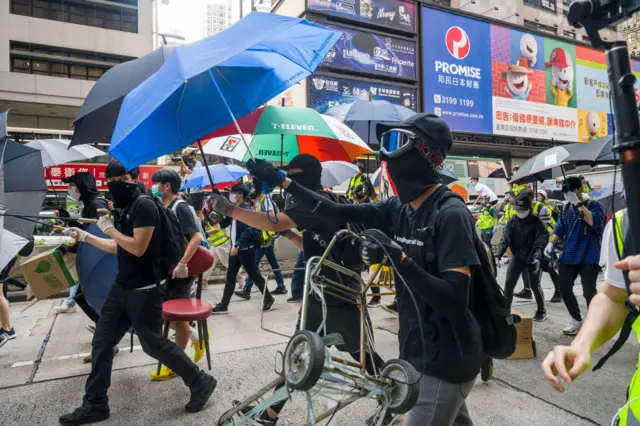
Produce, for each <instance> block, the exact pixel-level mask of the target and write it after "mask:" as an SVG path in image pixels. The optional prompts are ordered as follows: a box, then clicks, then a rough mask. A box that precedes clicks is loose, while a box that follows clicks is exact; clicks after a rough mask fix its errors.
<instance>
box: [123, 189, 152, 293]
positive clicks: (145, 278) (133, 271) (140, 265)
mask: <svg viewBox="0 0 640 426" xmlns="http://www.w3.org/2000/svg"><path fill="white" fill-rule="evenodd" d="M159 219H160V217H159V212H158V207H157V206H156V205H155V204H154V202H153V201H152V200H150V199H149V198H147V197H144V196H140V197H139V198H138V199H137V200H136V201H134V202H133V203H132V205H131V207H129V208H126V209H124V210H123V211H122V213H121V215H120V217H119V218H118V219H117V220H116V222H115V225H116V229H117V230H118V231H120V232H122V233H123V234H124V235H126V236H129V237H133V230H134V229H135V228H144V227H148V226H154V227H155V229H154V231H153V236H152V237H151V242H149V247H148V248H147V251H146V252H145V253H144V254H143V255H142V256H140V257H137V256H134V255H133V254H131V253H129V252H128V251H126V250H124V249H123V248H121V247H120V246H118V275H117V276H116V282H117V283H118V284H119V285H120V286H122V287H124V288H140V287H145V286H148V285H151V284H154V283H157V282H158V280H157V278H156V276H159V275H160V271H159V270H158V269H157V266H156V263H155V261H154V259H157V255H158V253H155V256H154V252H157V248H158V247H159V244H160V229H159V224H158V222H159Z"/></svg>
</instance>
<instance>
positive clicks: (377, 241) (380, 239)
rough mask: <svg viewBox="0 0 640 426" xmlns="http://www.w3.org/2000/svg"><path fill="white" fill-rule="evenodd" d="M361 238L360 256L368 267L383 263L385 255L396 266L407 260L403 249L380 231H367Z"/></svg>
mask: <svg viewBox="0 0 640 426" xmlns="http://www.w3.org/2000/svg"><path fill="white" fill-rule="evenodd" d="M361 238H362V244H361V245H360V255H361V256H362V261H363V262H364V263H365V264H367V265H373V264H377V263H381V262H382V260H383V258H384V255H385V254H386V255H387V256H388V257H389V258H390V260H391V262H393V265H395V266H398V265H400V263H402V261H403V260H404V258H405V254H404V252H403V251H402V247H401V246H400V245H399V244H398V243H396V242H395V241H393V240H392V239H391V238H389V237H388V236H387V235H386V234H385V233H384V232H382V231H380V230H378V229H367V230H366V231H365V232H364V233H363V234H362V236H361Z"/></svg>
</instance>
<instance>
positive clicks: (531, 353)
mask: <svg viewBox="0 0 640 426" xmlns="http://www.w3.org/2000/svg"><path fill="white" fill-rule="evenodd" d="M536 355H537V353H536V342H530V343H517V344H516V351H515V352H514V353H513V354H512V355H511V356H510V357H509V358H507V359H510V360H514V359H531V358H535V357H536Z"/></svg>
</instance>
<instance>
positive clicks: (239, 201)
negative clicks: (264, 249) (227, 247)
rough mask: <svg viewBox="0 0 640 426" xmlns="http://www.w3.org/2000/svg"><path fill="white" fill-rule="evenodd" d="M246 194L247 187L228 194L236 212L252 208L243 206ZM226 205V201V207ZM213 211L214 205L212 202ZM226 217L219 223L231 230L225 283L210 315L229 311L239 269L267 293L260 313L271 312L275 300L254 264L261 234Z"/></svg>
mask: <svg viewBox="0 0 640 426" xmlns="http://www.w3.org/2000/svg"><path fill="white" fill-rule="evenodd" d="M248 195H249V188H248V187H247V186H245V185H242V184H236V185H234V186H233V187H232V188H231V191H230V192H229V199H230V201H231V203H233V205H234V206H235V207H237V208H238V209H244V210H251V207H249V206H248V205H247V204H246V203H245V199H246V198H247V196H248ZM211 197H221V198H223V199H225V198H224V197H223V196H222V195H212V196H211ZM225 200H226V199H225ZM228 203H229V201H227V204H228ZM213 209H214V210H216V208H215V202H214V203H213ZM225 216H226V217H225V218H224V219H222V221H221V222H220V227H222V228H228V227H231V251H230V252H229V266H228V267H227V280H226V281H225V284H224V293H223V294H222V300H221V301H220V303H218V304H217V305H216V306H214V308H213V313H214V314H226V313H228V312H229V302H230V301H231V296H233V291H234V289H235V286H236V279H237V277H238V273H239V272H240V267H244V270H245V271H246V272H247V275H249V278H251V279H252V280H253V282H254V283H255V284H256V285H257V286H258V288H259V289H260V291H261V292H262V293H264V292H266V293H267V294H266V296H265V302H264V305H263V306H262V310H264V311H270V310H271V309H272V308H273V305H274V304H275V303H276V300H275V299H274V298H273V296H271V294H269V289H268V288H267V286H266V283H265V281H264V278H263V277H262V274H260V269H259V267H258V265H256V246H257V245H259V243H260V241H259V240H260V236H259V232H260V231H258V230H256V229H253V228H252V227H251V226H249V225H247V224H246V222H241V221H240V220H236V218H235V217H231V215H229V214H226V215H225Z"/></svg>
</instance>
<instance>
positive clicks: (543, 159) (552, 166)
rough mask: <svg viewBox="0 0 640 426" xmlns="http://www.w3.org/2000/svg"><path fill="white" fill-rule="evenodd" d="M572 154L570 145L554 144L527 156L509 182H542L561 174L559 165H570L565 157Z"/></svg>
mask: <svg viewBox="0 0 640 426" xmlns="http://www.w3.org/2000/svg"><path fill="white" fill-rule="evenodd" d="M571 154H572V151H571V148H570V145H560V146H554V147H553V148H550V149H547V150H546V151H543V152H541V153H540V154H538V155H536V156H535V157H531V158H529V159H528V160H527V161H526V162H525V163H524V164H523V165H522V166H520V168H519V169H518V171H517V172H516V173H515V174H514V175H513V176H512V177H511V181H510V183H531V182H544V181H545V180H547V179H555V178H557V177H559V176H562V175H563V170H562V168H561V166H565V168H566V166H568V167H569V168H571V167H572V166H571V165H570V164H569V163H567V158H569V156H570V155H571Z"/></svg>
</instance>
